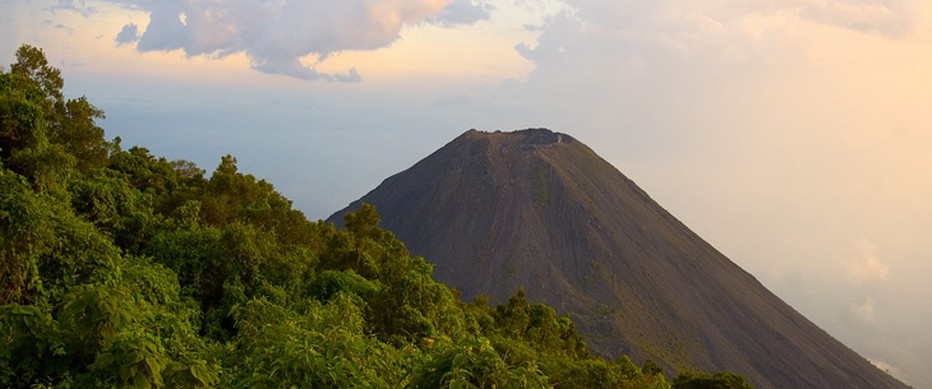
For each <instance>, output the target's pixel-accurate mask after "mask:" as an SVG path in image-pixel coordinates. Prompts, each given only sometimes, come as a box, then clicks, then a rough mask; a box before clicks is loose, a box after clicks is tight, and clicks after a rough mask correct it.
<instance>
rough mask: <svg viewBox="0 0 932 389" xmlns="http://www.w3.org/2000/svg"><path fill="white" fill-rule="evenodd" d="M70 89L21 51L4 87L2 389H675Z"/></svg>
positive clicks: (685, 379) (366, 210) (566, 330)
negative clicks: (171, 152)
mask: <svg viewBox="0 0 932 389" xmlns="http://www.w3.org/2000/svg"><path fill="white" fill-rule="evenodd" d="M62 86H63V80H62V78H61V74H60V72H59V71H58V69H55V68H54V67H51V66H50V65H49V64H48V61H47V60H46V58H45V55H44V53H43V52H42V51H41V50H40V49H37V48H34V47H31V46H25V45H24V46H23V47H21V48H20V49H19V51H17V63H15V64H13V65H12V66H11V67H10V71H9V72H2V71H0V386H3V387H11V388H28V387H63V388H68V387H137V388H160V387H172V388H174V387H181V388H198V387H217V386H220V387H348V386H353V387H430V388H433V387H456V388H473V387H475V388H491V387H497V388H508V387H521V388H525V387H545V386H557V387H570V388H582V387H615V388H669V387H670V383H669V382H668V381H667V380H666V378H665V377H664V375H663V374H662V372H660V370H659V367H657V366H656V364H653V365H651V364H645V366H644V367H643V368H642V367H638V366H637V365H635V364H634V363H633V362H632V361H631V359H630V358H627V357H625V358H622V359H619V360H617V361H607V360H604V359H599V358H596V357H593V356H592V355H590V354H589V352H588V351H587V350H586V343H585V341H584V340H583V338H582V337H581V336H579V334H578V333H577V332H576V327H575V325H574V323H573V321H572V320H571V319H570V318H569V317H566V316H558V314H557V312H556V311H555V310H554V309H552V308H550V307H548V306H545V305H542V304H535V303H531V302H529V301H527V300H526V298H525V296H524V292H523V291H518V292H517V293H516V294H515V295H514V296H513V297H512V298H511V299H510V300H509V301H508V302H507V303H506V304H502V305H498V306H489V305H488V304H487V301H485V300H482V299H479V300H477V301H476V302H475V303H473V304H466V303H464V302H462V301H460V300H459V299H458V297H457V293H456V291H454V290H452V289H451V288H449V287H447V286H446V285H443V284H441V283H439V282H437V281H435V280H434V279H433V278H432V277H431V273H432V271H433V265H431V264H430V263H429V262H427V261H426V260H425V259H424V258H419V257H412V256H411V255H410V253H409V252H408V251H407V249H406V248H405V246H404V244H403V243H402V242H400V241H399V240H397V239H396V238H395V236H394V235H393V234H392V233H391V232H389V231H387V230H384V229H382V228H380V227H379V216H378V214H377V212H376V210H375V208H374V207H372V206H371V205H364V206H363V207H362V208H361V209H360V210H359V211H358V212H356V213H351V214H348V215H347V216H346V226H347V228H346V229H345V230H338V229H337V228H336V227H334V226H333V225H332V224H328V223H324V222H316V223H315V222H310V221H308V220H307V219H306V218H305V217H304V215H303V214H302V213H301V212H299V211H297V210H294V209H292V208H291V202H290V201H289V200H288V199H286V198H285V197H284V196H282V195H281V194H279V193H278V192H277V191H275V189H274V187H273V186H272V185H271V184H269V183H268V182H266V181H263V180H257V179H256V178H255V177H253V176H251V175H248V174H243V173H241V172H239V170H238V168H237V166H236V159H235V158H233V157H232V156H229V155H228V156H224V157H222V158H221V161H220V164H219V166H217V168H216V169H215V170H214V171H213V173H212V174H211V175H210V176H209V177H207V176H206V174H205V172H204V171H203V170H201V169H199V168H198V167H197V166H194V165H193V164H192V163H190V162H186V161H168V160H166V159H164V158H158V157H155V156H153V155H151V154H150V153H149V151H148V150H146V149H145V148H142V147H131V148H129V149H127V150H123V149H122V148H121V146H120V141H119V139H115V140H113V141H107V140H106V139H104V133H103V130H102V129H100V128H99V127H98V126H97V125H96V124H95V120H96V119H100V118H102V117H103V112H102V111H100V110H99V109H97V108H96V107H94V106H93V105H91V104H90V103H89V102H88V101H87V99H86V98H84V97H81V98H78V99H66V98H65V97H64V95H63V94H62V92H61V89H62ZM702 385H719V386H702ZM722 385H726V386H722ZM727 385H731V386H727ZM740 385H745V386H740ZM675 387H677V388H680V387H682V388H694V387H727V388H732V387H734V388H737V387H746V383H745V382H744V381H743V379H742V378H741V377H739V376H735V375H733V374H730V373H720V374H717V375H715V376H708V375H702V376H699V375H690V376H681V377H680V378H678V379H677V381H676V382H675Z"/></svg>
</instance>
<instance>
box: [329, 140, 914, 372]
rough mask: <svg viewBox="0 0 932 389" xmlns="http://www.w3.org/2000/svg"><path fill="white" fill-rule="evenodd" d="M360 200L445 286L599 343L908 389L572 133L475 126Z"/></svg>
mask: <svg viewBox="0 0 932 389" xmlns="http://www.w3.org/2000/svg"><path fill="white" fill-rule="evenodd" d="M360 202H367V203H371V204H373V205H375V206H376V208H377V209H378V211H379V214H380V215H381V217H382V226H383V227H386V228H388V229H390V230H392V231H393V232H394V233H395V234H396V235H397V236H398V237H399V238H400V239H401V240H402V241H404V242H406V244H407V245H408V248H409V249H410V250H411V252H412V253H413V254H415V255H422V256H424V257H426V258H427V259H428V260H429V261H431V262H433V263H435V264H436V269H435V272H434V276H435V278H437V279H438V280H440V281H442V282H445V283H447V284H449V285H451V286H453V287H455V288H457V289H459V290H460V291H461V292H462V296H463V298H464V299H467V300H469V299H471V298H472V297H474V296H476V295H479V294H484V295H488V296H490V297H491V298H492V300H493V301H499V302H500V301H504V300H505V299H507V297H508V296H510V295H512V294H513V293H514V292H515V291H517V289H518V288H524V289H525V291H526V294H527V296H528V298H529V299H530V300H533V301H541V302H545V303H547V304H549V305H551V306H553V307H554V308H556V309H557V310H559V311H561V312H565V313H569V314H571V315H572V316H573V317H574V319H575V320H576V322H577V324H578V326H579V328H580V330H581V332H582V333H583V334H584V335H586V337H587V339H588V341H589V345H590V347H591V348H592V349H593V350H594V351H595V352H597V353H599V354H602V355H606V356H611V357H613V356H618V355H620V354H631V355H632V356H634V357H635V358H636V359H638V360H643V359H645V358H650V359H653V360H655V361H658V362H661V363H662V364H664V365H666V366H667V367H668V369H672V370H675V371H683V370H690V369H701V370H706V371H713V372H714V371H719V370H729V371H735V372H738V373H741V374H744V375H745V376H747V377H748V379H749V380H750V381H752V383H753V384H754V385H755V386H756V387H759V388H905V387H906V386H905V385H903V384H902V383H900V382H899V381H897V380H895V379H893V378H892V377H890V376H889V375H887V374H885V373H883V372H882V371H880V370H879V369H877V368H876V367H874V366H873V365H871V364H870V363H869V362H868V361H867V360H865V359H864V358H862V357H860V356H859V355H857V354H856V353H855V352H853V351H852V350H850V349H848V348H847V347H845V346H844V345H843V344H841V343H840V342H838V341H837V340H835V339H833V338H832V337H831V336H829V335H828V334H826V333H825V332H824V331H822V330H821V329H820V328H818V327H816V326H815V325H814V324H813V323H811V322H810V321H809V320H807V319H806V318H804V317H803V316H802V315H800V314H799V313H797V312H796V311H795V310H793V309H792V308H791V307H789V306H788V305H787V304H786V303H784V302H783V301H782V300H780V299H779V298H777V297H776V296H775V295H773V294H772V293H770V291H768V290H767V289H766V288H764V286H763V285H761V284H760V283H759V282H758V281H757V280H756V279H755V278H754V277H752V276H751V275H750V274H748V273H747V272H745V271H744V270H742V269H741V268H739V267H738V266H737V265H735V264H734V263H732V262H731V261H730V260H728V258H726V257H725V256H724V255H722V254H721V253H719V252H718V251H716V250H715V248H713V247H712V246H710V245H709V244H708V243H706V242H705V241H703V240H702V239H701V238H700V237H699V236H697V235H696V234H695V233H693V232H692V231H690V230H689V229H688V228H687V227H686V226H685V225H683V224H682V223H680V222H679V221H678V220H677V219H676V218H674V217H673V216H672V215H670V214H669V213H667V212H666V211H665V210H664V209H663V208H662V207H660V206H659V205H658V204H657V203H656V202H654V201H653V200H652V199H651V198H650V197H649V196H648V195H647V194H646V193H644V191H642V190H641V189H640V188H638V187H637V185H635V184H634V182H632V181H631V180H629V179H628V178H626V177H625V176H624V175H623V174H621V173H620V172H619V171H618V170H617V169H615V168H614V167H613V166H611V165H610V164H609V163H608V162H606V161H605V160H603V159H602V158H600V157H599V156H598V155H596V154H595V153H594V152H593V151H592V150H590V149H589V148H588V147H586V146H585V145H584V144H582V143H580V142H579V141H577V140H575V139H573V138H572V137H570V136H568V135H565V134H560V133H554V132H551V131H549V130H545V129H532V130H524V131H517V132H513V133H500V132H496V133H485V132H479V131H475V130H470V131H468V132H466V133H464V134H463V135H461V136H459V137H458V138H456V139H455V140H453V141H452V142H450V143H449V144H447V145H446V146H444V147H443V148H441V149H440V150H437V151H436V152H434V153H433V154H431V155H430V156H428V157H427V158H425V159H423V160H421V161H420V162H418V163H417V164H415V165H414V166H413V167H411V168H410V169H408V170H406V171H404V172H401V173H399V174H397V175H394V176H392V177H390V178H388V179H386V180H385V181H384V182H383V183H382V184H381V185H379V187H378V188H376V189H375V190H373V191H372V192H369V194H367V195H366V196H364V197H363V198H362V199H360V201H357V202H354V203H353V204H351V205H350V206H349V207H347V209H344V210H342V211H339V212H337V213H336V214H334V215H333V216H331V218H330V219H331V220H332V221H335V222H337V223H338V224H339V223H341V222H342V218H343V214H344V213H345V212H347V211H348V210H352V209H356V208H358V206H359V204H360Z"/></svg>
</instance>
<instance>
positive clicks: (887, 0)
mask: <svg viewBox="0 0 932 389" xmlns="http://www.w3.org/2000/svg"><path fill="white" fill-rule="evenodd" d="M919 7H920V5H919V2H917V1H910V0H873V1H865V0H832V1H816V2H812V3H810V4H809V5H808V6H806V7H803V8H801V9H800V15H802V16H804V17H807V18H810V19H812V20H814V21H817V22H820V23H825V24H829V25H833V26H836V27H841V28H846V29H850V30H855V31H861V32H868V33H880V34H883V35H889V36H900V35H903V34H904V33H907V32H910V31H912V29H913V28H914V26H915V23H916V22H917V20H916V18H915V15H916V14H917V13H918V12H917V11H918V10H919Z"/></svg>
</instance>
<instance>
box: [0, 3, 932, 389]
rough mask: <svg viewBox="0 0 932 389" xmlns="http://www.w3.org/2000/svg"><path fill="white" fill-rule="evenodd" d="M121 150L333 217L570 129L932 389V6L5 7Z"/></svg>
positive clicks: (3, 47) (735, 256)
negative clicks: (235, 181) (457, 142)
mask: <svg viewBox="0 0 932 389" xmlns="http://www.w3.org/2000/svg"><path fill="white" fill-rule="evenodd" d="M23 43H26V44H31V45H35V46H38V47H41V48H43V49H44V50H45V52H46V54H47V56H48V58H49V60H50V62H51V63H52V64H53V65H55V66H57V67H59V68H60V69H61V70H62V74H63V76H64V79H65V92H66V94H67V95H69V96H71V97H78V96H81V95H86V96H87V97H88V99H89V100H90V101H91V102H92V103H93V104H95V105H96V106H98V107H99V108H101V109H103V110H104V111H106V113H107V119H105V120H103V121H101V122H100V124H101V126H102V127H104V128H105V129H106V130H107V136H108V137H114V136H119V137H120V138H121V139H122V142H123V145H124V147H128V146H130V145H142V146H145V147H147V148H148V149H149V150H151V151H152V152H153V153H154V154H156V155H164V156H166V157H168V158H170V159H186V160H190V161H193V162H196V163H197V164H198V165H199V166H201V167H202V168H204V169H206V170H207V171H208V172H210V171H212V170H213V168H214V167H216V166H217V164H219V162H220V157H221V156H222V155H225V154H232V155H234V156H235V157H236V158H237V160H238V164H239V167H240V170H241V171H244V172H247V173H251V174H254V175H256V176H257V177H261V178H265V179H267V180H269V181H270V182H271V183H273V184H274V185H275V187H276V188H277V189H278V190H279V191H280V192H282V193H283V194H284V195H285V196H287V197H288V198H290V199H293V200H294V205H295V207H296V208H298V209H300V210H302V211H304V212H305V214H306V215H307V216H308V217H309V218H311V219H318V218H326V217H327V216H329V214H330V213H332V212H334V211H336V210H338V209H340V208H342V207H344V206H346V205H347V204H348V203H349V202H351V201H353V200H355V199H357V198H359V197H361V196H362V195H363V194H365V193H366V192H367V191H369V190H371V189H373V188H374V187H375V186H377V185H378V184H379V183H380V182H381V181H382V180H383V179H384V178H386V177H388V176H390V175H392V174H395V173H397V172H399V171H402V170H404V169H406V168H408V167H410V166H411V165H413V164H414V163H415V162H417V161H418V160H420V159H422V158H424V157H426V156H427V155H428V154H430V153H431V152H433V151H434V150H436V149H438V148H440V147H442V146H443V145H444V144H446V143H447V142H449V141H450V140H452V139H453V138H455V137H456V136H458V135H459V134H460V133H462V132H464V131H466V130H468V129H470V128H476V129H481V130H487V131H494V130H503V131H509V130H517V129H523V128H529V127H547V128H550V129H552V130H555V131H559V132H564V133H568V134H570V135H572V136H574V137H575V138H577V139H579V140H580V141H582V142H584V143H586V144H587V145H589V146H590V147H591V148H592V149H593V150H594V151H596V152H597V153H598V154H599V155H601V156H602V157H603V158H605V159H606V160H608V161H609V162H611V163H612V164H613V165H615V167H617V168H618V169H619V170H621V171H622V172H623V173H625V174H626V175H627V176H628V177H629V178H631V179H633V180H634V181H635V182H637V183H638V184H639V185H640V186H641V187H642V188H644V189H645V190H646V191H647V192H648V193H650V194H651V196H652V197H653V198H654V199H655V200H657V201H658V202H659V203H660V204H661V205H662V206H664V207H665V208H666V209H667V210H669V211H670V212H671V213H673V214H674V215H676V216H677V217H678V218H679V219H680V220H682V221H683V222H684V223H686V224H687V225H688V226H689V227H690V228H692V229H693V230H694V231H696V232H697V233H699V234H700V235H701V236H702V237H703V238H705V239H706V240H707V241H709V242H710V243H712V244H713V245H714V246H715V247H717V248H718V249H719V250H720V251H722V252H723V253H725V254H726V255H727V256H728V257H729V258H731V259H732V260H733V261H734V262H736V263H737V264H739V265H740V266H741V267H743V268H744V269H745V270H747V271H749V272H750V273H751V274H753V275H754V276H755V277H757V279H758V280H760V281H761V282H762V283H763V284H764V285H765V286H766V287H768V288H769V289H770V290H771V291H773V292H774V293H776V294H777V295H778V296H780V297H781V298H783V299H784V300H785V301H787V302H788V303H789V304H790V305H792V306H793V307H794V308H796V309H797V310H798V311H800V312H801V313H803V314H804V315H806V316H807V317H808V318H809V319H811V320H813V321H814V322H815V323H816V324H818V325H819V326H821V327H822V328H824V329H825V330H826V331H828V332H829V333H830V334H832V335H833V336H835V337H836V338H838V339H839V340H841V341H842V342H844V343H845V344H847V345H848V346H849V347H851V348H853V349H854V350H856V351H857V352H859V353H860V354H861V355H862V356H864V357H865V358H868V359H870V360H871V361H872V362H874V363H875V364H876V365H878V366H880V367H881V368H883V369H884V370H887V371H889V372H891V373H892V374H893V375H895V376H897V377H898V378H900V379H901V380H903V381H905V382H907V383H908V384H911V385H913V386H914V387H916V388H932V371H930V370H929V369H928V361H930V360H932V334H930V331H929V329H932V304H930V303H929V302H930V301H932V283H930V282H928V280H930V279H932V239H930V238H932V201H929V199H930V198H932V153H930V152H929V150H932V3H929V2H928V1H927V0H706V1H702V2H696V1H691V0H501V1H498V0H357V1H352V2H350V1H326V0H305V1H295V0H226V1H222V0H107V1H103V0H97V1H95V0H84V1H80V0H72V1H67V0H59V1H55V0H36V1H29V0H0V64H3V65H4V66H8V64H10V63H12V62H14V53H15V50H16V48H17V47H18V46H19V45H20V44H23Z"/></svg>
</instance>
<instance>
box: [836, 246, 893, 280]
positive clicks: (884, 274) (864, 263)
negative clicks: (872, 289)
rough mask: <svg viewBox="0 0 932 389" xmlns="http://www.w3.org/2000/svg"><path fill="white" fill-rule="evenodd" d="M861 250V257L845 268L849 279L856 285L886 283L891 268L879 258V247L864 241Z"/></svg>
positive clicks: (850, 262)
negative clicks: (877, 252) (877, 251)
mask: <svg viewBox="0 0 932 389" xmlns="http://www.w3.org/2000/svg"><path fill="white" fill-rule="evenodd" d="M859 249H860V255H859V256H858V257H857V258H854V259H852V260H851V261H849V262H848V263H847V264H846V266H845V270H847V273H848V279H849V280H850V281H851V282H852V283H853V284H855V285H865V284H870V283H877V282H881V281H886V280H887V278H889V276H890V266H889V265H887V264H886V263H884V262H883V261H881V260H880V259H879V258H877V255H876V253H875V251H876V250H877V245H875V244H873V243H871V242H870V241H868V240H866V239H864V240H862V241H861V245H860V248H859Z"/></svg>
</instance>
